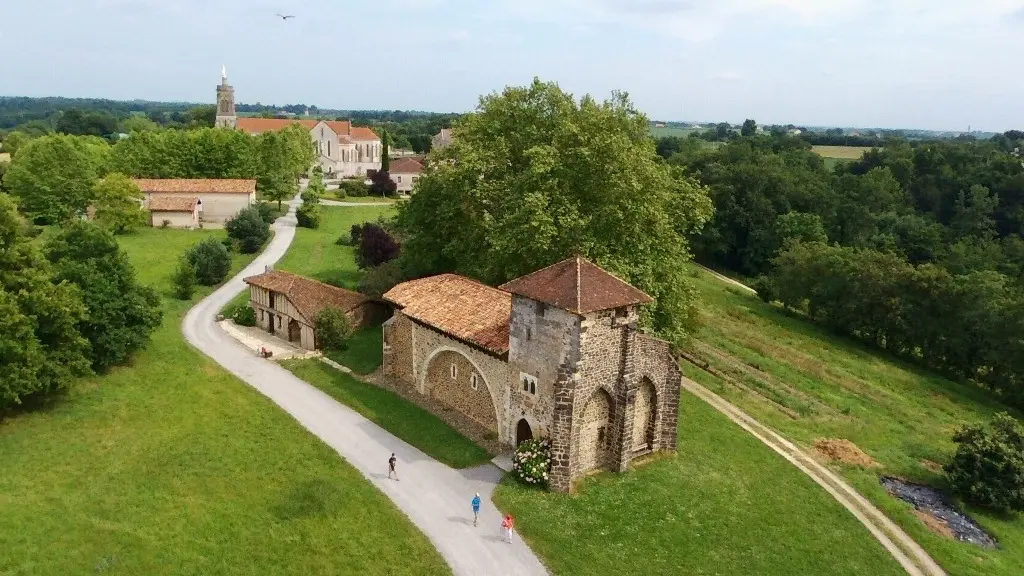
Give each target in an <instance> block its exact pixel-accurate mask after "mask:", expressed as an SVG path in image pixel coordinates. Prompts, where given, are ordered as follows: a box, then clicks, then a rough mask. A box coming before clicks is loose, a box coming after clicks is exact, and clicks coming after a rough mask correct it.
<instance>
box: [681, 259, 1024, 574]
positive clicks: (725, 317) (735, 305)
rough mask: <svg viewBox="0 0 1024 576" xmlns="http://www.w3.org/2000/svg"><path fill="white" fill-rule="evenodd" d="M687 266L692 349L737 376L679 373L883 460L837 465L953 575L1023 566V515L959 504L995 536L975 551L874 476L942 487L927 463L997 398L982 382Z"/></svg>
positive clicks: (789, 427) (770, 418) (777, 423)
mask: <svg viewBox="0 0 1024 576" xmlns="http://www.w3.org/2000/svg"><path fill="white" fill-rule="evenodd" d="M693 274H694V275H695V280H694V282H695V285H696V287H697V288H698V291H699V293H700V296H701V316H702V321H703V324H704V326H703V328H702V329H701V330H700V332H699V333H698V334H697V336H696V342H695V343H694V348H695V351H696V354H697V355H699V356H700V357H701V358H702V359H703V360H705V361H707V362H709V363H710V364H711V366H712V367H714V368H715V369H717V370H718V371H720V372H721V373H724V374H725V375H726V376H727V378H729V379H730V380H732V381H733V382H734V383H727V382H726V381H724V380H722V379H720V378H718V377H716V376H712V375H711V374H709V373H708V372H706V371H704V370H701V369H699V368H697V367H696V366H694V365H692V364H688V363H684V364H683V370H684V372H686V374H687V375H689V376H690V377H691V378H693V379H694V380H697V381H699V382H701V383H703V384H704V385H705V386H707V387H708V388H710V389H712V390H714V391H715V392H717V393H718V394H720V395H722V396H724V397H725V398H726V399H728V400H729V401H731V402H733V403H734V404H736V405H738V406H739V407H740V408H742V409H743V410H745V411H746V412H748V413H749V414H751V415H752V416H754V417H755V418H757V419H758V420H760V421H761V422H763V423H764V424H766V425H768V426H771V427H773V428H775V429H776V430H778V431H779V432H781V433H782V434H784V435H785V436H788V437H789V438H790V439H792V440H794V441H795V442H796V443H797V444H799V445H801V446H803V447H804V448H806V449H810V448H811V447H812V445H813V443H814V441H815V439H818V438H842V439H846V440H849V441H851V442H853V443H854V444H856V445H857V446H858V447H860V448H861V449H862V450H863V451H864V452H866V453H867V454H868V455H869V456H871V457H872V458H873V459H875V460H876V461H878V462H879V463H880V464H881V465H882V466H881V467H880V468H877V469H873V470H867V469H862V468H858V467H854V466H847V465H844V466H841V467H839V468H838V469H839V471H840V472H841V474H842V475H843V476H844V477H845V478H846V479H847V480H848V481H850V483H851V484H853V485H854V486H855V487H856V488H857V489H858V490H859V491H860V492H861V493H862V494H864V496H866V497H867V498H868V499H870V500H871V501H872V502H874V503H875V504H876V505H877V506H879V507H880V508H882V509H883V510H885V511H886V513H887V514H889V516H890V517H891V518H892V519H893V520H895V521H896V522H898V523H899V524H900V525H901V526H902V527H903V528H904V529H905V530H906V531H907V532H908V533H909V534H910V535H911V536H912V537H913V538H914V539H915V540H917V541H918V542H919V543H920V544H921V545H922V546H924V547H925V549H927V550H928V551H929V553H931V554H932V556H933V557H934V558H935V559H936V561H938V562H939V563H940V564H941V565H942V566H943V567H944V568H945V569H946V570H947V571H948V572H949V573H950V574H953V575H978V576H981V575H982V574H985V575H990V576H991V575H1006V576H1010V575H1016V574H1021V573H1024V517H1021V516H1020V515H1018V516H1015V517H1011V518H1003V517H999V516H997V515H993V514H989V513H985V512H983V511H981V510H974V509H969V508H968V509H967V511H968V512H969V513H970V514H971V515H972V516H973V517H974V518H975V519H976V520H977V521H978V522H979V523H980V524H981V525H982V526H984V527H985V528H986V529H987V530H988V531H989V532H990V533H992V534H993V535H995V536H996V537H997V538H998V539H999V540H1000V543H1001V546H1002V548H1001V549H1000V550H984V549H981V548H978V547H976V546H974V545H971V544H964V543H960V542H956V541H953V540H949V539H946V538H944V537H942V536H939V535H936V534H934V533H933V532H931V531H929V529H928V528H926V527H925V526H924V524H923V523H922V522H921V521H920V520H919V519H918V518H917V517H916V516H914V515H913V514H912V513H911V508H910V506H908V505H905V504H903V503H902V502H901V501H899V500H896V499H894V498H892V497H890V496H889V495H888V494H887V493H886V492H885V490H884V489H883V488H882V487H881V486H880V485H879V482H878V479H879V476H881V475H897V476H903V477H906V478H909V479H911V480H914V481H918V482H923V483H927V484H930V485H933V486H936V487H939V488H940V489H941V488H943V487H944V481H943V477H942V474H941V472H940V471H937V467H936V465H937V464H945V463H946V462H948V461H949V459H950V458H951V456H952V454H953V452H954V450H955V445H954V444H953V442H952V441H951V439H950V438H951V436H952V435H953V433H954V431H955V430H956V429H957V428H958V427H959V426H960V425H962V424H964V423H968V422H978V421H983V420H987V419H988V418H990V417H991V416H992V415H993V414H994V413H995V412H997V411H999V410H1003V409H1005V408H1004V407H1003V406H1001V405H999V404H998V403H996V402H995V401H993V400H992V399H990V398H989V397H988V396H986V395H985V394H984V393H983V392H982V391H981V390H978V389H976V388H973V387H968V386H964V385H960V384H957V383H954V382H951V381H949V380H947V379H945V378H942V377H940V376H937V375H935V374H931V373H929V372H926V371H924V370H921V369H918V368H916V367H914V366H912V365H909V364H907V363H904V362H901V361H899V360H895V359H892V358H888V357H885V356H883V355H881V354H879V353H877V352H875V351H873V350H870V349H868V348H866V347H864V346H862V345H860V344H858V343H856V342H853V341H850V340H847V339H844V338H841V337H837V336H833V335H831V334H829V333H828V332H826V331H824V330H822V329H820V328H818V327H816V326H815V325H813V324H811V323H809V322H807V321H806V320H804V319H803V318H801V317H799V316H794V315H790V314H787V313H785V312H784V311H783V310H782V309H781V308H779V307H776V306H769V305H766V304H764V303H762V302H761V301H760V300H758V299H757V298H756V297H754V296H749V295H747V294H745V293H743V292H742V291H741V290H739V289H738V288H731V287H729V286H728V285H726V284H724V283H722V282H721V281H719V280H716V279H715V278H713V277H712V276H711V275H709V274H707V273H705V272H702V271H698V270H697V269H696V268H694V269H693ZM1011 412H1012V411H1011ZM1019 416H1020V415H1019V414H1018V417H1019Z"/></svg>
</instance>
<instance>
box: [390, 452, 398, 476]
mask: <svg viewBox="0 0 1024 576" xmlns="http://www.w3.org/2000/svg"><path fill="white" fill-rule="evenodd" d="M395 462H398V458H395V453H394V452H392V453H391V458H388V480H391V475H392V474H394V476H395V481H396V482H397V481H398V472H396V471H395Z"/></svg>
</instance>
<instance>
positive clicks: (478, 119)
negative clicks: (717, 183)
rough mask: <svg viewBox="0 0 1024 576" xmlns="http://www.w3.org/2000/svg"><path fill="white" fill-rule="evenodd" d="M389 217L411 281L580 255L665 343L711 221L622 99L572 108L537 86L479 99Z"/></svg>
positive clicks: (698, 195)
mask: <svg viewBox="0 0 1024 576" xmlns="http://www.w3.org/2000/svg"><path fill="white" fill-rule="evenodd" d="M458 130H459V138H458V139H456V140H454V141H453V143H452V145H451V146H449V147H447V148H445V149H443V150H440V151H435V152H433V153H432V155H431V157H430V164H431V170H430V171H428V172H427V173H426V174H425V175H424V176H423V177H422V178H421V179H420V180H419V183H418V186H419V188H418V192H417V194H416V195H415V196H414V197H413V199H412V200H411V201H410V202H409V203H408V204H406V205H404V206H403V207H402V209H401V210H400V212H399V224H400V228H401V230H402V232H403V236H404V238H405V242H404V244H403V264H404V266H405V267H406V269H407V270H408V271H409V273H410V274H413V275H424V274H431V273H438V272H446V271H456V272H459V273H462V274H466V275H468V276H472V277H475V278H478V279H480V280H483V281H486V282H489V283H492V284H493V283H500V282H504V281H506V280H509V279H511V278H514V277H516V276H519V275H522V274H526V273H528V272H532V271H534V270H537V269H539V268H542V267H544V266H548V265H550V264H552V263H553V262H556V261H558V260H561V259H563V258H566V257H570V256H572V255H574V254H581V255H584V256H586V257H588V258H590V259H592V260H593V261H595V262H596V263H598V264H599V265H601V266H603V267H605V268H607V269H609V270H610V271H612V272H614V273H616V274H618V275H620V276H621V277H623V278H625V279H626V280H628V281H629V282H631V283H633V284H635V285H636V286H638V287H640V288H641V289H643V290H645V291H647V292H648V293H649V294H651V295H652V296H654V297H655V298H656V299H657V304H656V306H655V307H654V308H653V309H651V310H647V311H646V316H645V322H647V323H649V324H653V325H654V326H655V327H656V328H658V329H660V330H661V331H662V332H663V333H664V334H666V335H668V336H669V337H673V338H674V337H677V336H682V335H683V334H684V333H685V332H686V331H687V330H688V329H690V328H691V327H692V326H693V322H694V319H695V313H694V307H693V300H694V298H693V293H692V291H691V289H690V285H689V283H688V281H687V279H686V277H685V274H684V272H683V266H682V264H683V263H684V262H686V261H687V260H689V258H690V254H689V249H688V246H689V244H688V241H687V236H688V235H689V234H691V233H693V232H695V231H698V230H699V229H700V227H701V226H702V225H703V224H704V222H706V221H707V220H708V219H709V218H710V217H711V214H712V206H711V201H710V199H709V198H708V195H707V192H706V190H705V189H704V188H703V187H701V186H700V185H698V184H697V183H696V182H694V181H693V180H691V179H689V178H687V177H685V176H683V175H682V174H681V172H680V171H678V170H674V169H672V168H670V167H669V166H667V165H665V164H664V162H662V161H661V159H660V158H659V157H658V156H657V154H656V151H655V146H654V142H653V141H652V140H651V138H650V136H649V135H648V122H647V119H646V118H645V117H644V116H643V115H642V114H640V113H638V112H637V111H636V110H635V109H634V108H633V106H632V104H631V103H630V101H629V98H628V96H627V95H626V94H623V93H615V94H614V95H613V97H612V98H611V99H610V100H607V101H604V102H598V101H596V100H594V99H593V98H591V97H589V96H586V97H584V98H582V99H581V100H578V101H577V100H575V99H574V98H573V97H572V95H570V94H567V93H565V92H563V91H562V90H561V89H560V88H559V87H558V86H557V85H556V84H554V83H544V82H541V81H539V80H534V82H533V83H532V84H531V85H529V86H526V87H519V88H507V89H506V90H505V91H504V92H502V93H501V94H492V95H489V96H485V97H483V98H481V100H480V104H479V106H478V110H477V113H476V114H471V115H468V116H467V117H465V118H464V119H463V120H462V121H461V124H459V125H458Z"/></svg>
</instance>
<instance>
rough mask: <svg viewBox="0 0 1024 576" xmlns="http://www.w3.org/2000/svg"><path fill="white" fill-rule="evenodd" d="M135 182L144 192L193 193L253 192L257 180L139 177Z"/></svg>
mask: <svg viewBox="0 0 1024 576" xmlns="http://www.w3.org/2000/svg"><path fill="white" fill-rule="evenodd" d="M134 182H135V184H136V185H137V186H138V187H139V189H140V190H142V191H143V192H179V193H186V194H187V193H192V194H252V193H253V192H256V181H255V180H242V179H229V178H222V179H213V178H167V179H146V178H137V179H135V180H134Z"/></svg>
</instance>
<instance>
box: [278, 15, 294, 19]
mask: <svg viewBox="0 0 1024 576" xmlns="http://www.w3.org/2000/svg"><path fill="white" fill-rule="evenodd" d="M275 16H277V17H278V18H280V19H281V20H287V19H289V18H295V16H292V15H291V14H288V15H284V14H275Z"/></svg>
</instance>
